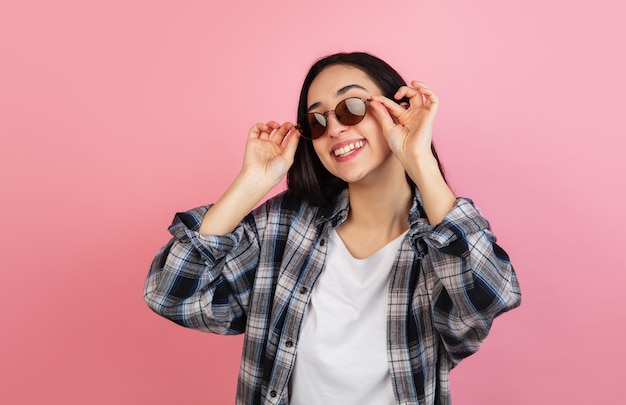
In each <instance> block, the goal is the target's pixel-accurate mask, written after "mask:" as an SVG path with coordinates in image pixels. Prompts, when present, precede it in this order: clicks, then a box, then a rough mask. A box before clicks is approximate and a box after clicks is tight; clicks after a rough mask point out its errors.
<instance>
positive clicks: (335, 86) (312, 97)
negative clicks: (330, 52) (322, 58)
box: [308, 65, 380, 106]
mask: <svg viewBox="0 0 626 405" xmlns="http://www.w3.org/2000/svg"><path fill="white" fill-rule="evenodd" d="M353 85H356V86H354V87H351V88H355V89H358V88H359V87H362V88H363V89H365V90H360V89H359V90H360V91H361V92H364V93H366V94H372V93H380V89H379V88H378V86H377V85H376V84H375V83H374V81H373V80H372V79H371V78H370V77H369V76H368V75H367V74H366V73H365V72H364V71H362V70H361V69H359V68H357V67H354V66H346V65H333V66H329V67H327V68H325V69H324V70H322V71H321V72H320V73H319V74H318V75H317V77H316V78H315V79H314V80H313V82H312V83H311V87H310V88H309V94H308V105H309V106H310V105H312V104H314V103H324V102H333V101H335V100H337V99H343V98H342V96H343V95H344V93H343V92H342V89H345V88H346V87H349V86H353ZM350 91H351V90H348V91H347V92H348V93H349V92H350Z"/></svg>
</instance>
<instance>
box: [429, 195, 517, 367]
mask: <svg viewBox="0 0 626 405" xmlns="http://www.w3.org/2000/svg"><path fill="white" fill-rule="evenodd" d="M422 226H423V229H422V232H423V233H422V235H424V237H423V238H422V240H423V241H424V242H425V244H426V245H427V252H428V253H427V254H426V255H425V257H424V260H423V266H424V267H423V270H424V273H425V275H426V277H427V279H428V280H430V284H431V287H430V288H431V289H432V302H433V308H432V311H433V321H434V323H435V328H436V329H437V330H438V332H439V334H440V335H441V338H442V340H443V344H444V346H445V347H446V349H447V351H448V353H449V356H450V358H451V360H452V364H453V365H456V364H457V363H458V362H459V361H461V359H463V358H465V357H467V356H469V355H471V354H473V353H474V352H476V351H477V350H478V349H479V347H480V345H481V343H482V342H483V340H484V339H485V338H486V337H487V334H488V333H489V330H490V328H491V325H492V322H493V320H494V318H495V317H496V316H498V315H500V314H501V313H503V312H506V311H509V310H511V309H513V308H515V307H517V306H519V305H520V303H521V292H520V287H519V283H518V280H517V276H516V275H515V271H514V270H513V267H512V265H511V262H510V260H509V257H508V255H507V254H506V252H505V251H504V250H503V249H502V248H501V247H500V246H498V245H497V244H496V237H495V236H494V235H493V233H492V232H491V229H490V227H489V223H488V222H487V220H486V219H485V218H483V217H482V215H481V214H480V212H479V210H478V209H477V208H476V207H475V206H474V204H473V203H472V201H471V200H469V199H464V198H459V199H458V200H457V202H456V204H455V206H454V208H453V209H452V211H451V212H450V213H449V214H448V215H447V216H446V217H445V218H444V219H443V221H442V222H441V223H439V224H438V225H436V226H434V227H432V226H430V225H424V224H423V225H422Z"/></svg>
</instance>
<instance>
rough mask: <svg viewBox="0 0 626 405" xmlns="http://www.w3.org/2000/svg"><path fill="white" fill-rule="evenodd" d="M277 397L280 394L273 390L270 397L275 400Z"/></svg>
mask: <svg viewBox="0 0 626 405" xmlns="http://www.w3.org/2000/svg"><path fill="white" fill-rule="evenodd" d="M276 395H278V393H277V392H276V391H274V390H272V391H271V392H270V397H272V398H275V397H276Z"/></svg>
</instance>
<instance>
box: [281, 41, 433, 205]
mask: <svg viewBox="0 0 626 405" xmlns="http://www.w3.org/2000/svg"><path fill="white" fill-rule="evenodd" d="M333 65H346V66H352V67H355V68H357V69H359V70H361V71H363V72H364V73H365V74H367V75H368V76H369V77H370V78H371V79H372V81H373V82H374V83H375V84H376V85H377V86H378V87H379V88H380V89H381V91H382V95H383V96H385V97H387V98H390V99H393V95H394V94H395V93H396V91H398V89H399V88H400V87H402V86H405V85H406V82H405V81H404V79H402V77H401V76H400V74H399V73H398V72H397V71H396V70H395V69H394V68H392V67H391V66H389V64H387V62H385V61H383V60H382V59H380V58H378V57H376V56H373V55H370V54H368V53H365V52H352V53H337V54H334V55H330V56H326V57H324V58H322V59H319V60H318V61H317V62H315V63H314V64H313V66H311V69H310V70H309V72H308V74H307V75H306V77H305V79H304V83H303V84H302V90H301V91H300V100H299V102H298V115H297V117H304V116H305V114H306V113H307V103H308V95H309V88H310V87H311V84H312V83H313V80H315V78H316V77H317V75H319V74H320V72H322V71H323V70H324V69H326V68H327V67H329V66H333ZM406 101H408V100H406V99H403V100H398V102H399V103H400V102H406ZM304 130H305V131H306V126H305V128H304ZM304 135H305V136H306V135H307V134H306V132H305V133H304ZM431 148H432V151H433V154H434V156H435V159H436V160H437V164H438V165H439V170H440V171H441V173H442V175H443V168H442V165H441V163H440V162H439V158H438V157H437V152H436V151H435V147H434V146H431ZM444 179H445V177H444ZM407 181H408V182H409V183H410V184H411V185H412V186H413V187H415V184H414V183H413V181H412V180H411V179H410V178H409V177H408V176H407ZM287 186H288V189H289V192H290V193H291V194H292V196H293V197H295V198H297V199H303V200H306V201H308V202H309V203H310V204H312V205H316V206H323V205H327V204H329V203H331V202H332V201H333V200H334V199H335V197H336V196H337V195H338V194H339V193H340V192H341V190H343V189H345V188H346V187H347V186H348V185H347V183H346V182H345V181H343V180H341V179H339V178H338V177H335V176H334V175H332V174H331V173H330V172H329V171H328V170H326V168H325V167H324V165H323V164H322V162H321V161H320V159H319V157H318V156H317V153H316V152H315V149H313V143H312V142H311V141H310V140H307V139H303V138H302V139H300V142H299V143H298V148H297V149H296V154H295V158H294V163H293V165H292V166H291V168H290V169H289V171H288V172H287Z"/></svg>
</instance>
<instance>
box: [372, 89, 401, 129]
mask: <svg viewBox="0 0 626 405" xmlns="http://www.w3.org/2000/svg"><path fill="white" fill-rule="evenodd" d="M379 100H380V101H379ZM385 100H387V101H385ZM372 101H374V102H373V103H370V108H371V110H372V112H373V113H374V116H375V117H376V119H377V120H378V122H379V123H380V125H381V128H382V130H383V133H385V134H386V133H388V131H389V130H390V129H391V128H392V127H393V126H394V125H395V124H396V122H395V120H394V117H396V115H395V113H396V112H397V113H398V114H401V112H400V111H405V110H404V108H403V107H402V106H400V105H398V104H397V103H396V102H394V101H391V100H389V99H387V98H386V97H383V96H373V97H372ZM387 102H390V103H387Z"/></svg>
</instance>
